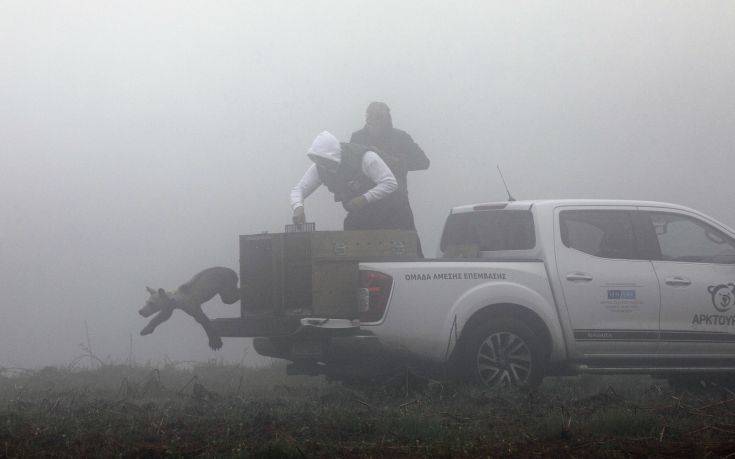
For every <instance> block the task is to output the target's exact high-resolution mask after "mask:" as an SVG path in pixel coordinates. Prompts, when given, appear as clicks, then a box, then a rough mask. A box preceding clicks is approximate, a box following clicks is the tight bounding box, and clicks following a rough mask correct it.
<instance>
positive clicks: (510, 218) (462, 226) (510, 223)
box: [441, 209, 536, 252]
mask: <svg viewBox="0 0 735 459" xmlns="http://www.w3.org/2000/svg"><path fill="white" fill-rule="evenodd" d="M535 245H536V236H535V233H534V229H533V215H532V214H531V211H529V210H506V209H495V210H483V211H476V212H467V213H461V214H453V215H450V216H449V218H448V219H447V223H446V225H445V226H444V234H443V235H442V241H441V250H442V252H447V250H448V249H449V250H450V251H451V249H452V248H453V247H461V246H475V247H477V250H479V251H500V250H528V249H532V248H533V247H534V246H535Z"/></svg>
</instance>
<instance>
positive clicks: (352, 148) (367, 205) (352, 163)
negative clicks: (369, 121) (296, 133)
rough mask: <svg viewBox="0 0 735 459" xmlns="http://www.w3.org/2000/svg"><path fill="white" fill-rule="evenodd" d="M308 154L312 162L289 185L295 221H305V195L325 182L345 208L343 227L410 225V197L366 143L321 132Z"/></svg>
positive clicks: (371, 227)
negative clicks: (364, 144) (343, 139)
mask: <svg viewBox="0 0 735 459" xmlns="http://www.w3.org/2000/svg"><path fill="white" fill-rule="evenodd" d="M307 156H309V158H310V159H311V160H312V161H313V162H314V164H313V165H312V166H311V167H309V169H307V171H306V173H305V174H304V176H303V177H302V178H301V180H299V182H298V183H297V184H296V186H294V188H293V189H292V190H291V208H292V209H293V221H294V223H296V224H302V223H304V222H305V221H306V215H305V212H304V200H305V199H306V198H307V197H308V196H309V195H310V194H311V193H313V192H314V190H316V189H317V188H318V187H319V186H320V185H322V184H324V185H325V186H326V187H327V188H328V189H329V191H331V192H332V193H333V194H334V200H335V201H337V202H340V203H342V206H343V207H344V209H345V210H346V211H347V217H346V218H345V221H344V229H345V230H378V229H398V230H412V225H413V219H412V218H411V213H410V211H411V209H410V207H409V206H408V199H407V197H406V195H405V194H404V193H399V192H398V182H397V181H396V178H395V176H394V175H393V173H392V172H391V170H390V168H389V167H388V166H387V165H386V164H385V162H384V161H383V160H382V159H380V156H378V155H377V154H376V153H375V152H372V151H370V150H369V149H368V148H367V147H365V146H363V145H358V144H353V143H340V142H339V141H338V140H337V138H336V137H334V136H333V135H332V134H330V133H329V132H326V131H324V132H322V133H321V134H319V135H318V136H317V137H316V139H314V142H313V143H312V145H311V148H310V149H309V151H308V153H307Z"/></svg>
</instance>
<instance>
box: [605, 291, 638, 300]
mask: <svg viewBox="0 0 735 459" xmlns="http://www.w3.org/2000/svg"><path fill="white" fill-rule="evenodd" d="M607 299H608V300H635V290H608V291H607Z"/></svg>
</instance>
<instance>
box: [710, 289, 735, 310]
mask: <svg viewBox="0 0 735 459" xmlns="http://www.w3.org/2000/svg"><path fill="white" fill-rule="evenodd" d="M707 291H708V292H709V294H710V295H712V305H713V306H714V307H715V309H717V310H718V311H720V312H726V311H728V310H729V309H730V308H731V307H732V306H733V304H735V284H720V285H710V286H709V287H707Z"/></svg>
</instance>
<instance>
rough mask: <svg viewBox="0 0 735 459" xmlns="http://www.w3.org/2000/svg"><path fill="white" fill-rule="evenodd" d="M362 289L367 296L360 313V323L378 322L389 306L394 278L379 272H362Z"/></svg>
mask: <svg viewBox="0 0 735 459" xmlns="http://www.w3.org/2000/svg"><path fill="white" fill-rule="evenodd" d="M360 287H362V289H361V290H362V292H364V293H366V295H365V296H367V301H365V303H366V304H365V306H363V308H361V311H360V322H378V321H379V320H380V319H382V318H383V314H385V308H386V307H387V306H388V299H389V298H390V290H391V288H392V287H393V278H392V277H390V276H389V275H387V274H383V273H381V272H378V271H360Z"/></svg>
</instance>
